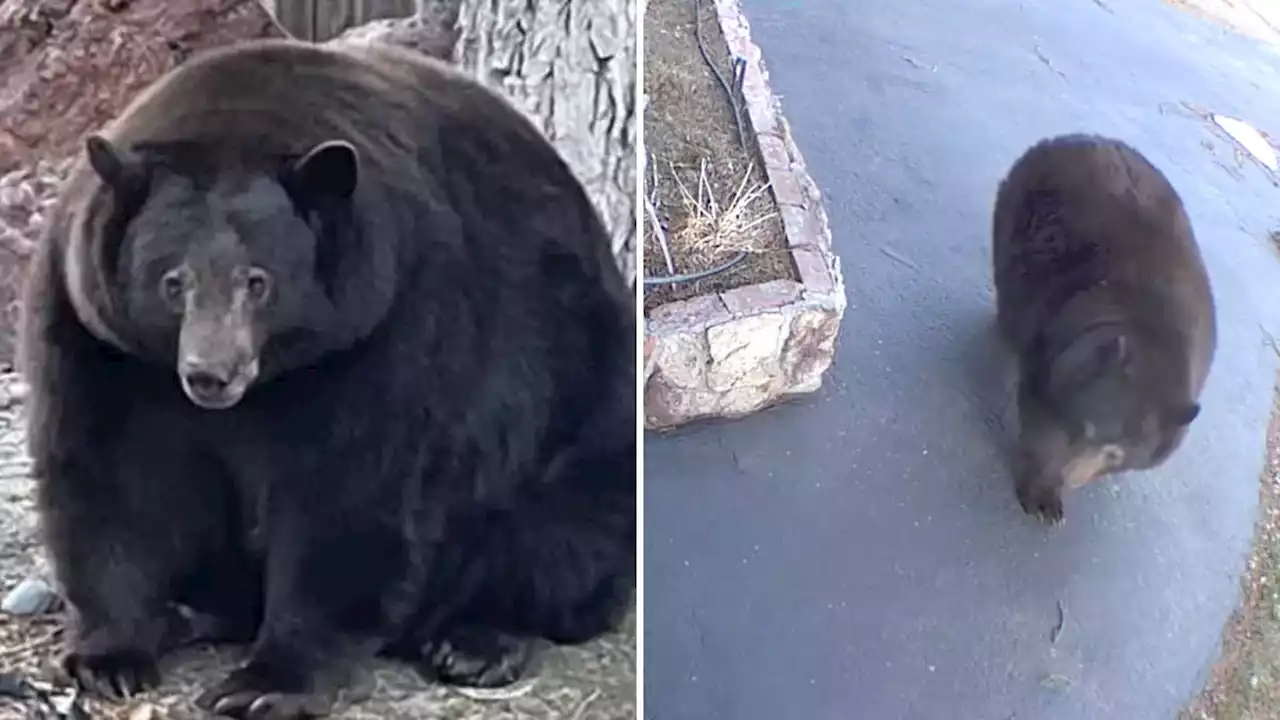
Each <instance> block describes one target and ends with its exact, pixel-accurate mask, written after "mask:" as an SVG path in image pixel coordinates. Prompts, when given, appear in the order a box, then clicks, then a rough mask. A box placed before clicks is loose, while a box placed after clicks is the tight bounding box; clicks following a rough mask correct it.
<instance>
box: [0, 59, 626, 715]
mask: <svg viewBox="0 0 1280 720" xmlns="http://www.w3.org/2000/svg"><path fill="white" fill-rule="evenodd" d="M25 301H26V306H25V315H24V318H23V328H22V332H23V337H22V341H23V342H22V347H23V350H22V361H21V362H22V368H23V370H24V372H25V373H26V375H27V378H28V380H29V382H30V383H31V387H32V393H31V416H30V428H31V429H30V451H31V453H32V455H33V457H34V460H35V468H36V473H37V476H38V483H39V485H38V487H39V502H40V511H41V514H42V522H43V528H44V532H45V537H46V542H47V545H48V548H49V550H50V551H51V555H52V558H53V560H54V563H55V567H56V572H57V577H58V580H59V582H60V583H61V585H62V587H63V588H64V591H65V593H66V596H67V598H68V600H69V602H70V604H71V606H72V607H73V609H74V611H75V617H76V625H75V628H74V630H73V633H72V635H71V642H70V651H69V653H68V655H67V657H66V659H65V661H64V666H65V667H66V669H67V670H68V672H69V673H70V674H71V675H72V676H73V677H75V678H76V679H77V680H78V681H80V682H81V684H83V685H85V686H87V687H90V688H92V689H96V690H98V691H101V692H104V693H108V694H120V693H127V692H131V691H134V690H137V689H139V688H141V687H144V686H146V685H148V684H150V683H153V682H155V681H156V660H157V658H158V657H160V655H161V654H162V653H164V652H165V651H166V650H168V649H170V648H171V647H173V646H175V645H177V644H181V643H183V642H187V641H190V640H192V639H197V637H196V636H207V635H212V636H215V639H226V640H236V641H252V642H253V645H252V650H251V653H250V655H249V659H248V662H247V664H246V665H245V666H244V667H243V668H241V669H238V670H236V671H235V672H233V673H232V674H231V675H230V676H229V677H228V678H226V679H225V680H224V681H222V682H221V683H219V684H217V685H215V686H213V687H211V688H209V689H208V690H207V691H206V692H205V693H204V695H203V696H202V697H201V699H200V702H201V704H202V705H204V706H205V707H207V708H209V709H211V710H214V711H216V712H218V713H222V714H226V715H231V716H238V717H254V718H285V717H298V716H304V715H309V714H322V713H323V712H325V711H326V710H327V708H328V703H329V702H330V700H331V699H332V690H333V689H334V687H335V686H334V684H333V683H330V682H328V681H326V680H325V678H326V677H328V676H329V671H331V670H335V669H338V668H340V667H341V666H343V665H344V664H345V663H346V662H347V661H350V660H358V659H359V658H361V657H364V656H367V655H369V654H371V653H374V652H386V653H393V654H396V655H398V656H402V657H406V658H408V659H411V660H415V661H417V662H420V663H421V666H422V668H423V669H424V670H425V671H427V672H429V673H430V674H431V675H432V676H434V677H437V678H440V679H443V680H445V681H450V682H458V683H468V684H478V685H495V684H501V683H505V682H509V681H511V680H513V679H515V677H516V676H517V675H518V674H519V672H520V670H521V669H522V667H523V666H524V662H525V660H526V659H527V655H528V640H529V639H531V638H536V637H543V638H550V639H552V640H554V641H559V642H578V641H583V640H586V639H589V638H591V637H593V636H595V635H597V634H599V633H602V632H604V631H606V630H607V629H609V628H610V627H611V626H612V624H613V623H614V622H615V620H617V619H618V618H619V617H620V615H621V614H622V613H623V611H624V610H625V607H626V606H627V603H628V602H629V598H630V592H631V588H632V586H633V584H634V579H635V559H634V553H635V499H636V482H635V480H636V478H635V465H636V446H635V427H636V407H635V360H634V358H635V322H636V321H635V316H634V300H633V298H632V294H631V292H630V290H629V289H628V287H627V285H626V283H625V281H624V279H623V277H622V276H621V274H620V272H619V271H618V269H617V268H616V266H615V264H614V261H613V258H612V256H611V254H610V243H609V237H608V234H607V233H606V231H605V228H604V227H603V226H602V224H601V221H600V219H599V217H598V215H597V214H596V212H595V210H594V208H593V207H592V204H591V203H590V201H589V200H588V198H587V197H586V195H585V193H584V191H583V189H582V187H581V185H580V184H579V182H578V181H577V180H576V179H575V178H574V177H573V175H572V174H571V172H570V170H569V169H568V167H567V166H566V165H565V163H564V162H563V161H562V159H561V158H560V157H559V156H558V155H557V153H556V152H555V151H554V149H553V148H552V147H551V145H550V144H549V143H548V142H547V141H546V140H545V139H544V138H543V137H542V136H541V135H540V133H539V132H538V131H537V130H536V128H534V126H533V125H532V124H530V123H529V122H527V121H526V120H525V119H524V118H523V117H522V116H520V114H519V113H518V112H517V111H516V110H515V109H513V108H512V107H511V106H510V105H509V104H507V103H506V102H505V101H503V100H502V99H500V98H499V97H498V96H497V95H495V94H493V93H491V92H490V91H488V90H486V89H484V88H482V87H480V86H479V85H478V84H477V83H475V82H473V81H471V80H469V79H466V78H464V77H463V76H461V75H460V74H458V73H456V72H454V71H452V70H450V69H448V68H447V67H445V66H444V65H442V64H438V63H435V62H433V61H430V60H428V59H425V58H422V57H419V56H416V55H413V54H410V53H408V52H405V51H401V50H397V49H394V48H390V47H366V48H347V49H341V50H340V49H335V48H332V47H325V46H316V45H310V44H302V43H295V42H287V41H262V42H254V43H249V44H245V45H241V46H237V47H233V48H230V49H226V50H218V51H214V52H211V53H209V54H206V55H204V56H201V57H198V58H196V59H194V60H192V61H190V62H188V63H187V64H185V65H183V66H182V67H180V68H178V69H177V70H175V71H174V72H172V73H170V74H169V75H168V76H166V77H165V78H163V79H162V80H160V81H159V82H158V83H157V84H156V85H155V86H153V87H152V88H150V89H149V90H148V91H146V92H145V93H143V94H142V95H141V96H140V97H139V98H138V99H137V100H136V101H135V102H134V103H133V104H132V105H131V106H130V107H129V108H128V109H127V110H126V111H125V112H124V113H123V114H122V116H121V117H120V118H119V119H118V120H117V121H116V122H114V123H113V124H112V125H111V126H110V127H109V128H107V129H106V130H105V131H104V133H103V134H102V135H101V136H94V137H91V138H90V139H89V140H88V141H87V142H86V148H85V156H84V158H83V161H82V162H80V163H79V165H78V166H77V168H76V170H75V171H74V173H73V176H72V177H71V179H70V181H69V183H68V186H67V188H66V190H65V192H64V194H63V197H62V198H61V200H60V201H59V203H58V204H57V206H56V208H55V209H54V211H53V212H52V215H51V218H50V224H49V232H48V237H47V238H46V240H45V242H44V244H43V245H42V246H41V247H40V248H39V251H38V253H37V254H36V256H35V258H34V260H33V263H32V269H31V272H30V276H29V281H28V284H27V287H26V294H25ZM193 618H198V619H199V622H193Z"/></svg>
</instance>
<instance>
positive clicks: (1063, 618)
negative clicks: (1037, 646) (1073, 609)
mask: <svg viewBox="0 0 1280 720" xmlns="http://www.w3.org/2000/svg"><path fill="white" fill-rule="evenodd" d="M1066 626H1067V610H1066V608H1064V607H1063V606H1062V601H1061V600H1059V601H1058V624H1057V625H1055V626H1054V627H1053V631H1052V632H1050V633H1049V644H1050V645H1056V644H1058V638H1060V637H1061V636H1062V629H1063V628H1064V627H1066Z"/></svg>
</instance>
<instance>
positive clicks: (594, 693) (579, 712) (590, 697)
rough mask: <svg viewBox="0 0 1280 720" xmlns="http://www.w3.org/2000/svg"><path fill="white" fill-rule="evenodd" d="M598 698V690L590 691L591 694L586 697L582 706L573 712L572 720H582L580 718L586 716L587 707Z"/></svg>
mask: <svg viewBox="0 0 1280 720" xmlns="http://www.w3.org/2000/svg"><path fill="white" fill-rule="evenodd" d="M598 697H600V690H599V688H597V689H595V690H592V691H591V694H590V695H588V696H587V699H586V700H583V701H582V704H581V705H579V706H578V709H577V710H576V711H574V713H573V720H582V718H583V717H584V716H585V715H586V714H587V706H588V705H590V704H591V703H593V702H595V701H596V698H598Z"/></svg>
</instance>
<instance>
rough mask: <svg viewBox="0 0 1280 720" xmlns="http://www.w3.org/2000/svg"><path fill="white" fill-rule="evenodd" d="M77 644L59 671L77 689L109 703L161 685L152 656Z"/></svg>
mask: <svg viewBox="0 0 1280 720" xmlns="http://www.w3.org/2000/svg"><path fill="white" fill-rule="evenodd" d="M95 645H100V644H98V643H91V642H90V643H78V644H77V647H75V648H74V649H72V650H71V651H70V652H68V653H67V654H66V655H64V656H63V657H62V661H61V663H60V665H61V668H62V671H63V672H64V673H66V675H67V677H68V678H70V679H71V681H72V682H74V683H75V684H76V685H77V686H79V687H80V689H82V690H84V691H85V692H89V693H93V694H95V695H98V696H100V697H103V698H106V699H108V700H122V699H127V698H129V697H131V696H133V695H136V694H137V693H140V692H143V691H145V690H148V689H150V688H153V687H155V686H156V685H159V684H160V671H159V669H158V668H157V667H156V659H155V657H154V656H153V655H152V654H151V653H149V652H147V651H145V650H141V649H138V648H130V647H118V646H117V647H107V646H105V645H101V646H98V647H95Z"/></svg>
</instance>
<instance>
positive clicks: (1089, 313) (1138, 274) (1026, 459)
mask: <svg viewBox="0 0 1280 720" xmlns="http://www.w3.org/2000/svg"><path fill="white" fill-rule="evenodd" d="M992 224H993V245H992V260H993V269H994V275H995V286H996V309H997V322H998V323H999V327H1000V333H1001V335H1002V337H1003V338H1004V340H1005V341H1006V342H1007V343H1008V344H1009V346H1010V347H1011V348H1012V349H1013V351H1014V353H1015V354H1016V356H1017V359H1018V367H1019V377H1018V415H1019V423H1020V425H1021V427H1020V438H1019V456H1018V458H1017V460H1016V462H1015V467H1014V475H1015V480H1016V485H1017V496H1018V500H1019V502H1020V503H1021V505H1022V508H1023V509H1024V510H1025V511H1026V512H1027V513H1029V514H1032V515H1036V516H1039V517H1041V518H1043V519H1045V520H1047V521H1049V522H1052V523H1058V522H1061V521H1062V519H1063V508H1062V493H1063V491H1064V489H1066V488H1074V487H1079V486H1081V485H1084V484H1085V483H1088V482H1089V481H1091V480H1093V479H1094V478H1096V477H1098V476H1099V475H1103V474H1107V473H1115V472H1119V471H1124V470H1134V469H1145V468H1152V467H1155V466H1157V465H1159V464H1161V463H1163V462H1164V461H1165V460H1166V459H1167V458H1168V457H1169V456H1170V455H1171V454H1172V453H1173V451H1174V450H1175V449H1177V448H1178V446H1179V445H1180V444H1181V442H1182V440H1183V438H1184V437H1185V435H1186V432H1187V428H1188V426H1189V425H1190V423H1191V421H1192V420H1194V419H1195V418H1196V416H1197V415H1198V414H1199V412H1200V406H1199V395H1200V391H1201V388H1202V387H1203V386H1204V382H1205V378H1206V376H1207V375H1208V372H1209V366H1210V364H1211V363H1212V360H1213V354H1214V350H1215V346H1216V343H1217V334H1216V332H1217V331H1216V327H1215V319H1214V303H1213V295H1212V293H1211V291H1210V288H1209V278H1208V275H1207V274H1206V272H1205V268H1204V263H1203V261H1202V259H1201V257H1200V251H1199V249H1198V247H1197V245H1196V241H1195V237H1194V235H1193V233H1192V230H1191V223H1190V221H1189V219H1188V218H1187V214H1186V211H1185V210H1184V209H1183V206H1182V201H1181V199H1180V198H1179V197H1178V194H1177V192H1176V191H1175V190H1174V189H1173V186H1172V185H1170V184H1169V181H1168V180H1167V179H1166V178H1165V177H1164V175H1163V174H1162V173H1161V172H1160V171H1159V170H1158V169H1156V168H1155V167H1154V166H1153V165H1152V164H1151V163H1150V162H1148V161H1147V160H1146V159H1145V158H1144V157H1143V156H1142V155H1141V154H1140V153H1138V151H1137V150H1134V149H1133V148H1131V147H1129V146H1128V145H1126V144H1124V143H1122V142H1120V141H1117V140H1111V139H1107V138H1104V137H1099V136H1096V135H1067V136H1063V137H1057V138H1053V139H1049V140H1045V141H1042V142H1040V143H1039V144H1037V145H1035V146H1034V147H1032V148H1031V149H1030V150H1028V151H1027V152H1026V153H1025V154H1024V155H1023V156H1022V157H1021V158H1020V159H1019V160H1018V161H1017V162H1016V163H1014V165H1013V168H1012V169H1011V170H1010V171H1009V174H1008V176H1007V177H1006V178H1005V179H1004V181H1003V182H1001V184H1000V189H999V193H998V197H997V199H996V205H995V213H994V218H993V223H992Z"/></svg>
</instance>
